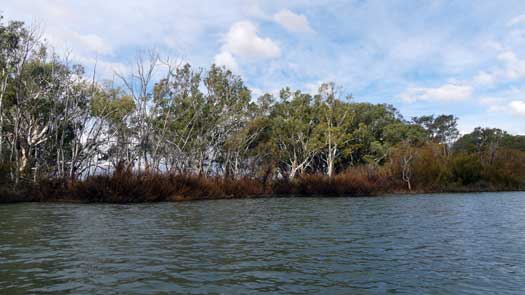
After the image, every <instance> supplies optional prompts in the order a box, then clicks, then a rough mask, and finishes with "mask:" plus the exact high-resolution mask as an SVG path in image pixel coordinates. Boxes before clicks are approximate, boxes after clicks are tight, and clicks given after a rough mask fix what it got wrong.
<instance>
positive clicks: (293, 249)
mask: <svg viewBox="0 0 525 295" xmlns="http://www.w3.org/2000/svg"><path fill="white" fill-rule="evenodd" d="M524 278H525V193H498V194H489V193H487V194H465V195H436V196H427V195H421V196H413V197H382V198H355V199H350V198H275V199H247V200H217V201H201V202H189V203H163V204H144V205H77V204H16V205H2V206H0V290H1V291H0V293H1V294H34V293H38V294H41V293H44V294H45V293H49V294H173V293H181V294H246V293H256V294H273V293H285V294H317V293H322V294H349V293H351V294H385V293H392V294H396V293H399V294H401V293H405V294H406V293H410V294H453V293H455V294H457V293H461V294H521V292H522V291H524V290H525V279H524Z"/></svg>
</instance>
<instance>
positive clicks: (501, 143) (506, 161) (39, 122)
mask: <svg viewBox="0 0 525 295" xmlns="http://www.w3.org/2000/svg"><path fill="white" fill-rule="evenodd" d="M159 65H162V67H161V66H159ZM165 68H167V69H168V70H166V71H164V69H165ZM161 72H162V73H161ZM161 75H162V76H161ZM159 76H160V77H162V78H160V79H157V80H155V79H156V78H157V77H159ZM119 78H120V80H119V81H112V82H111V83H109V82H108V83H99V82H97V80H96V77H91V78H90V79H88V78H86V77H85V73H84V69H83V67H82V66H80V65H72V64H69V63H67V62H66V61H64V60H62V59H61V58H60V57H58V56H55V55H52V54H50V53H49V52H48V50H47V49H46V47H45V45H44V43H43V42H41V41H40V40H39V39H38V37H37V34H35V33H33V32H31V30H29V29H28V28H26V26H25V25H24V24H23V23H21V22H10V23H8V24H4V23H2V22H1V18H0V139H1V141H0V159H1V161H2V162H1V163H0V184H1V185H5V184H7V185H8V186H10V187H16V188H20V187H22V186H23V185H24V184H27V183H31V182H33V183H37V182H39V180H41V179H50V183H51V184H53V185H50V186H49V187H52V188H55V187H59V186H61V187H62V188H63V187H64V185H65V184H64V182H62V180H63V179H69V180H77V179H85V178H89V176H92V175H93V174H95V175H96V174H100V173H102V172H108V171H114V170H115V169H116V168H117V167H121V166H122V165H128V166H127V167H128V170H129V171H128V172H127V173H128V174H118V175H115V176H114V177H113V178H108V177H106V178H104V177H99V178H96V179H98V180H99V181H102V182H104V183H106V184H108V185H116V186H117V187H118V186H119V185H120V184H122V187H125V188H126V189H125V190H118V189H117V188H115V190H116V191H119V192H118V194H119V196H120V197H122V196H121V194H122V192H125V193H135V192H136V193H137V194H140V195H144V196H146V195H148V194H149V193H147V192H144V191H143V188H140V189H136V190H135V188H134V185H135V184H144V183H148V185H152V184H154V183H155V181H153V180H151V181H149V180H148V182H144V181H143V179H142V178H141V177H145V175H149V174H147V173H160V172H169V173H172V174H174V175H186V176H187V175H198V176H196V177H197V178H191V179H199V180H195V182H196V183H198V187H199V189H201V188H208V187H209V188H213V186H211V185H210V184H209V183H208V182H206V181H204V180H201V177H202V179H205V178H207V177H217V179H218V178H219V177H221V178H223V179H225V180H224V181H225V182H224V186H225V187H229V188H228V189H224V190H225V191H231V187H230V186H235V185H236V184H235V182H234V181H235V180H236V179H244V180H245V181H244V182H243V183H244V184H254V185H255V184H257V186H258V187H259V188H261V189H258V191H259V192H260V193H262V192H263V191H264V192H267V191H266V190H265V189H266V187H267V185H269V184H270V183H281V184H284V187H285V188H286V189H288V190H289V191H292V192H295V193H308V192H329V193H334V194H336V193H372V192H374V193H375V192H378V191H380V189H378V186H380V185H384V186H385V190H387V189H390V190H406V189H408V190H411V189H418V190H429V191H443V190H447V189H451V188H454V189H456V188H458V187H459V188H465V189H468V188H475V187H481V186H482V185H483V187H488V188H492V189H516V188H518V189H520V188H522V187H523V185H524V183H525V172H524V171H525V166H524V165H525V164H523V163H525V136H517V135H510V134H508V133H507V132H505V131H503V130H500V129H491V128H479V127H478V128H476V129H474V130H473V132H471V133H469V134H465V135H463V136H461V137H460V138H459V139H458V136H459V131H458V129H457V118H456V117H455V116H453V115H437V116H435V115H430V116H421V117H415V118H412V120H411V121H407V120H405V119H404V118H403V117H402V116H401V114H400V113H399V112H398V111H397V110H396V109H395V108H394V107H393V106H391V105H387V104H372V103H366V102H355V101H353V99H352V97H351V96H348V95H345V94H344V93H342V91H341V89H340V88H338V87H336V85H335V84H334V83H325V84H322V85H321V86H320V88H319V90H318V91H317V93H314V94H310V93H304V92H302V91H299V90H296V91H294V90H292V89H290V88H284V89H282V90H281V91H280V93H279V95H278V97H274V95H271V94H264V95H262V96H260V97H259V98H255V97H252V93H251V92H250V90H249V88H248V87H247V85H246V84H245V82H244V81H243V79H242V78H241V77H240V76H237V75H235V74H233V73H232V72H231V71H229V70H227V69H226V68H224V67H218V66H216V65H212V66H211V67H210V68H208V69H195V68H193V67H192V66H191V65H189V64H183V65H174V64H172V63H170V60H169V59H167V60H163V59H161V58H160V57H159V55H158V54H156V53H152V54H150V56H149V57H147V58H145V59H144V58H138V60H137V63H136V69H135V71H134V72H132V73H130V75H129V78H126V77H121V76H119ZM449 147H452V148H451V149H449ZM136 170H139V172H140V171H145V173H146V174H144V175H143V174H135V171H136ZM377 171H381V173H378V172H377ZM378 175H380V176H378ZM139 176H140V177H139ZM128 177H129V178H130V179H131V180H132V181H131V180H130V181H129V182H128V179H127V178H128ZM192 177H193V176H192ZM161 178H162V177H161ZM161 178H159V179H161ZM89 179H90V180H89V181H88V182H87V183H86V185H87V188H86V189H87V190H88V191H90V190H91V189H93V191H96V194H102V193H101V192H99V191H98V189H99V188H98V187H96V185H95V184H93V183H92V182H93V181H94V180H93V179H95V178H89ZM152 179H153V178H152ZM247 179H250V181H248V180H247ZM179 180H180V179H179ZM179 180H177V181H179ZM181 181H182V180H181ZM192 181H193V180H192ZM252 181H253V182H252ZM160 182H161V184H163V185H166V184H168V183H175V182H172V181H171V180H170V179H169V178H162V181H160ZM183 182H184V181H183ZM201 182H202V183H201ZM348 182H352V183H348ZM66 183H67V182H66ZM174 185H175V184H174ZM239 185H240V184H239ZM259 185H260V186H259ZM332 185H335V186H332ZM201 186H202V187H201ZM240 186H242V185H240ZM359 186H362V188H360V187H359ZM168 191H169V190H168ZM84 192H85V191H84ZM158 193H159V191H157V192H155V193H151V194H152V195H155V198H153V200H158V199H162V198H161V197H158V196H159V195H158ZM101 198H102V199H104V198H105V197H104V198H103V197H101ZM145 199H148V198H147V197H144V198H143V199H141V200H145ZM148 200H150V199H148Z"/></svg>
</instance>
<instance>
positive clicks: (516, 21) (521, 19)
mask: <svg viewBox="0 0 525 295" xmlns="http://www.w3.org/2000/svg"><path fill="white" fill-rule="evenodd" d="M520 24H525V14H522V15H518V16H516V17H514V18H512V19H511V20H510V21H509V22H507V26H509V27H512V26H515V25H520Z"/></svg>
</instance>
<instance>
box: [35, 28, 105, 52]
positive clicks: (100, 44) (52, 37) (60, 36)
mask: <svg viewBox="0 0 525 295" xmlns="http://www.w3.org/2000/svg"><path fill="white" fill-rule="evenodd" d="M45 38H46V40H48V41H49V42H50V43H51V45H53V46H54V47H56V48H61V47H63V46H72V47H73V48H71V49H72V50H74V51H75V52H83V53H96V54H110V53H112V52H113V48H112V46H111V43H110V42H107V40H104V39H103V38H102V37H100V36H98V35H96V34H80V33H77V32H72V31H63V32H54V33H53V34H48V35H46V36H45Z"/></svg>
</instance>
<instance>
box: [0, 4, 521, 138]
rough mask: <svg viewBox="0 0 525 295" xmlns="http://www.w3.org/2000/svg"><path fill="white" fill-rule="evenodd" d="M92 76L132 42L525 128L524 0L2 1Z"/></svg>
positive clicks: (11, 15)
mask: <svg viewBox="0 0 525 295" xmlns="http://www.w3.org/2000/svg"><path fill="white" fill-rule="evenodd" d="M0 10H1V11H2V13H3V15H4V16H5V17H6V18H7V19H11V20H24V21H26V22H28V23H30V24H38V26H39V27H40V28H41V30H42V31H43V32H44V37H45V38H46V40H47V42H48V43H49V44H50V45H51V46H52V47H53V48H54V49H55V50H56V51H57V52H62V53H63V52H69V53H70V56H71V57H72V58H73V59H75V60H76V61H78V62H80V63H83V64H85V65H86V66H87V67H89V66H90V65H93V64H94V63H95V61H97V65H98V68H99V71H100V75H101V76H105V77H111V75H112V72H113V71H114V70H117V71H120V72H124V71H127V70H128V69H129V67H130V66H129V65H130V62H131V61H132V60H133V57H134V55H135V54H136V52H137V50H139V49H150V48H156V49H157V50H159V51H160V52H162V53H164V54H168V55H172V56H175V57H178V58H180V59H184V60H187V61H189V62H190V63H191V64H192V65H194V66H202V67H208V66H209V65H210V64H211V63H213V62H216V63H219V64H221V65H224V66H226V67H229V68H230V69H232V70H233V71H234V72H236V73H238V74H239V75H241V76H242V77H243V78H244V80H245V81H246V83H247V84H248V85H249V86H250V88H251V89H252V90H253V93H254V94H255V95H258V94H260V93H262V92H273V93H276V92H278V90H279V89H280V88H282V87H285V86H290V87H291V88H293V89H301V90H304V91H315V90H316V89H317V87H318V85H319V84H320V83H322V82H326V81H333V82H335V83H337V84H338V85H339V86H341V87H342V88H343V90H344V91H345V92H346V93H348V94H352V95H353V97H354V98H355V100H357V101H368V102H373V103H380V102H381V103H383V102H385V103H390V104H393V105H394V106H396V107H397V108H398V109H399V110H400V111H401V112H402V114H403V115H404V116H405V117H407V118H410V117H411V116H415V115H422V114H441V113H446V114H455V115H456V116H458V117H459V118H460V121H459V125H460V130H461V131H462V132H468V131H470V130H472V128H474V127H476V126H490V127H499V128H502V129H505V130H508V131H509V132H511V133H515V134H516V133H519V134H525V1H523V0H521V1H514V0H499V1H485V0H478V1H440V0H427V1H415V0H414V1H408V0H405V1H395V0H392V1H383V0H377V1H365V0H355V1H323V0H317V1H308V0H298V1H272V0H266V1H250V0H242V1H241V0H223V1H206V0H202V1H186V0H182V1H177V0H172V1H169V0H150V1H144V0H142V1H135V0H127V1H123V0H111V1H109V0H105V1H101V0H91V1H83V0H82V1H78V0H77V1H76V0H62V1H58V0H47V1H43V0H3V1H2V6H1V7H0Z"/></svg>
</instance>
